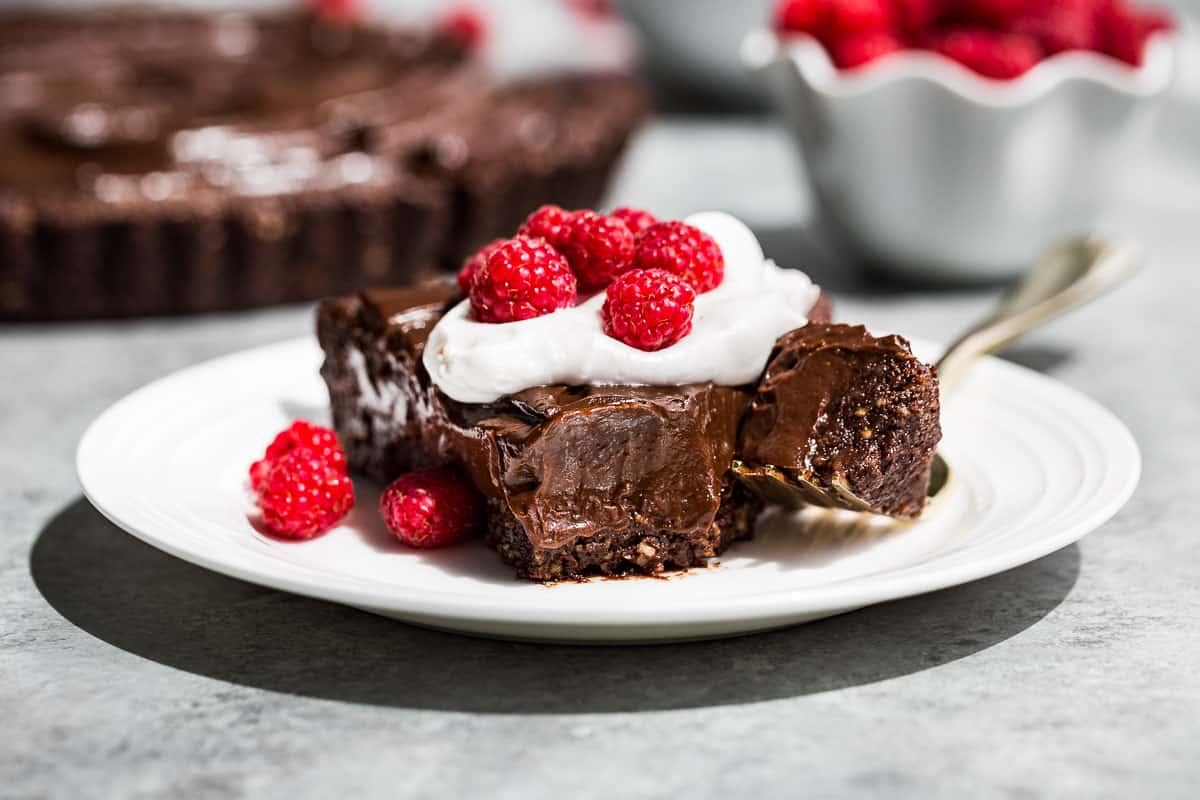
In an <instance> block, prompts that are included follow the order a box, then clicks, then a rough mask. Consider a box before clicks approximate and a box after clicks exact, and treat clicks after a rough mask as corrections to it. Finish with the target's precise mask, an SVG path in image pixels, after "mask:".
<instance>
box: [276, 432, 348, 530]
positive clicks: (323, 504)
mask: <svg viewBox="0 0 1200 800" xmlns="http://www.w3.org/2000/svg"><path fill="white" fill-rule="evenodd" d="M353 505H354V485H353V484H352V483H351V482H350V477H349V476H348V475H347V474H346V471H345V469H339V468H337V467H336V466H334V465H333V464H331V463H330V461H329V459H327V458H326V457H324V456H323V455H321V454H319V453H316V452H314V451H312V450H309V449H308V448H305V447H300V448H297V449H294V450H291V451H289V452H287V453H286V454H284V455H283V456H281V457H280V458H279V460H278V461H277V462H276V463H275V465H274V466H273V467H272V468H271V470H270V472H268V473H267V475H266V477H265V478H264V479H263V481H262V483H261V484H260V486H259V488H258V507H259V509H261V510H262V518H263V523H264V525H265V526H266V527H267V529H268V530H270V531H271V532H272V533H274V534H275V535H277V536H281V537H283V538H285V539H311V538H313V537H314V536H319V535H320V534H322V533H325V532H326V531H328V530H329V529H330V528H332V527H333V526H334V525H337V524H338V522H340V521H341V520H342V518H343V517H345V516H346V514H347V513H349V511H350V509H351V507H352V506H353Z"/></svg>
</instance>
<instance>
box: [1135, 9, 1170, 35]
mask: <svg viewBox="0 0 1200 800" xmlns="http://www.w3.org/2000/svg"><path fill="white" fill-rule="evenodd" d="M1140 16H1141V21H1142V31H1143V33H1145V34H1146V35H1147V36H1149V35H1150V34H1153V33H1158V32H1159V31H1173V30H1175V18H1174V17H1173V16H1171V12H1169V11H1166V10H1164V9H1161V8H1146V9H1142V13H1141V15H1140Z"/></svg>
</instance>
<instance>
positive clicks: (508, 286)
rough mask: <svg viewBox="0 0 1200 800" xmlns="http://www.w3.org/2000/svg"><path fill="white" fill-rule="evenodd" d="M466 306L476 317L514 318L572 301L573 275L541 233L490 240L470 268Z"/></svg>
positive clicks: (528, 316) (490, 319) (545, 311)
mask: <svg viewBox="0 0 1200 800" xmlns="http://www.w3.org/2000/svg"><path fill="white" fill-rule="evenodd" d="M470 298H471V310H472V312H473V313H474V315H475V319H477V320H479V321H480V322H515V321H517V320H522V319H531V318H533V317H540V316H542V315H543V314H549V313H550V312H552V311H557V310H558V309H560V308H569V307H570V306H572V305H574V304H575V275H574V274H572V272H571V266H570V265H569V264H568V263H567V259H566V258H564V257H563V255H562V254H561V253H559V252H558V251H557V250H555V249H554V248H553V247H551V246H550V245H549V244H547V243H546V242H545V241H544V240H542V239H533V238H530V237H527V236H518V237H517V238H515V239H508V240H506V241H503V242H501V243H499V244H497V245H496V246H495V249H494V250H492V252H491V253H490V254H489V255H488V257H487V260H486V261H485V262H484V264H483V267H481V268H480V270H479V271H478V272H477V273H475V280H474V281H473V282H472V283H471V290H470Z"/></svg>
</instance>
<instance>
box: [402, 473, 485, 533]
mask: <svg viewBox="0 0 1200 800" xmlns="http://www.w3.org/2000/svg"><path fill="white" fill-rule="evenodd" d="M379 513H380V514H382V515H383V521H384V522H385V523H386V524H387V526H388V530H390V531H391V532H392V533H393V534H394V535H395V536H396V538H397V539H399V540H400V541H402V542H404V543H405V544H407V545H410V546H411V547H442V546H444V545H448V544H454V543H455V542H460V541H462V540H463V539H466V538H467V537H468V536H470V535H471V534H473V533H476V532H477V531H478V530H479V529H480V527H482V523H483V498H482V497H480V495H479V493H478V492H477V491H475V487H474V486H472V485H471V483H470V481H468V480H467V479H466V478H465V477H464V476H463V475H462V474H461V473H460V472H458V470H455V469H451V468H448V467H440V468H438V469H427V470H422V471H420V472H410V473H408V474H407V475H401V476H400V477H399V478H397V479H396V480H394V481H392V483H391V484H390V485H389V486H388V487H387V488H386V489H384V490H383V495H382V496H381V497H380V498H379Z"/></svg>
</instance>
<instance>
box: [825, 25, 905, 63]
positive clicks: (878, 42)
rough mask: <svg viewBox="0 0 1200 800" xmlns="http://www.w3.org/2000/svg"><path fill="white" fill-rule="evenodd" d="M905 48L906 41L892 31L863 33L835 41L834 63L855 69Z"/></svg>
mask: <svg viewBox="0 0 1200 800" xmlns="http://www.w3.org/2000/svg"><path fill="white" fill-rule="evenodd" d="M903 49H904V43H903V42H901V41H900V40H899V39H897V38H896V37H895V36H893V35H892V34H890V33H882V32H880V33H861V34H858V35H857V36H851V37H849V38H846V39H842V40H841V41H838V42H834V43H833V53H832V55H833V63H835V64H837V65H838V67H840V68H841V69H853V68H855V67H859V66H862V65H863V64H866V63H868V62H871V61H874V60H875V59H877V58H879V57H880V56H885V55H887V54H888V53H894V52H896V51H897V50H903Z"/></svg>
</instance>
